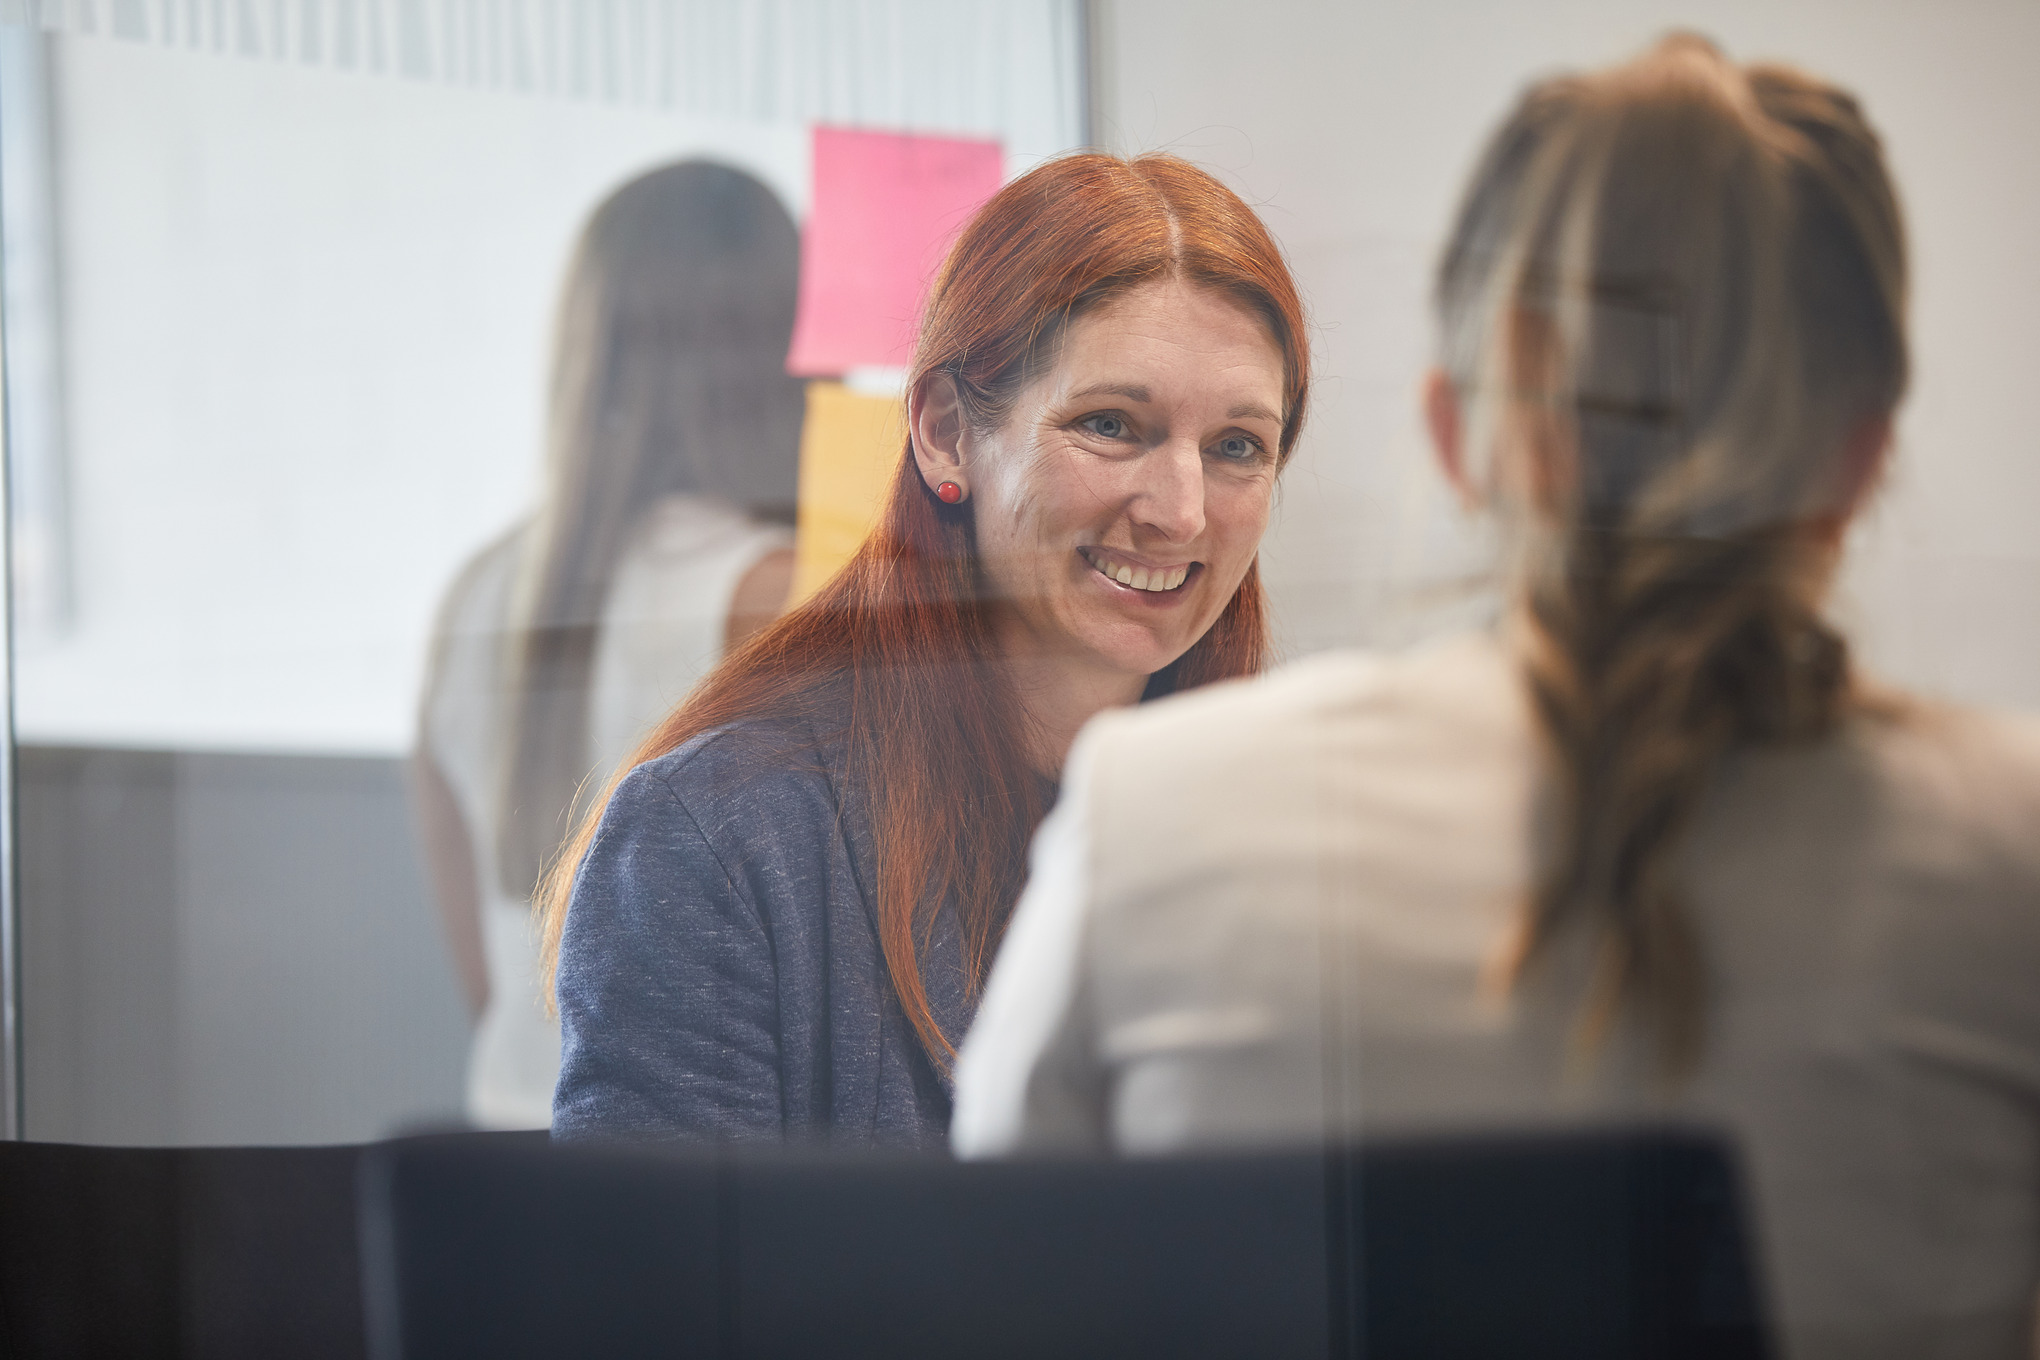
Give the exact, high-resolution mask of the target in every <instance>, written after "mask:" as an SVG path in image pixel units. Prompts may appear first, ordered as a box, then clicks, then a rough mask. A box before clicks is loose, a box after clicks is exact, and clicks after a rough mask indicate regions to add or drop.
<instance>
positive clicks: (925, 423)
mask: <svg viewBox="0 0 2040 1360" xmlns="http://www.w3.org/2000/svg"><path fill="white" fill-rule="evenodd" d="M965 428H966V422H965V420H964V418H963V400H962V398H961V396H960V395H959V394H958V392H957V390H956V379H954V378H952V377H951V376H950V375H949V374H947V373H939V372H938V373H930V374H928V375H927V376H926V377H924V378H922V379H921V381H920V382H919V383H917V384H915V386H914V390H913V391H912V392H911V393H909V394H908V397H907V431H908V434H909V435H910V437H911V438H912V439H913V443H914V464H915V466H916V467H918V468H920V470H921V479H922V480H923V481H925V482H927V483H928V489H929V490H930V491H934V490H936V489H937V488H938V487H940V486H941V485H942V484H943V483H944V482H953V483H955V484H956V486H957V487H958V488H960V489H961V490H962V491H964V492H968V491H969V490H970V483H969V482H968V481H967V480H966V479H965V477H964V471H963V461H964V448H963V441H964V431H965ZM959 499H961V497H959Z"/></svg>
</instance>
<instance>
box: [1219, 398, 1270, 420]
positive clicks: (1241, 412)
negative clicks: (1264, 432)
mask: <svg viewBox="0 0 2040 1360" xmlns="http://www.w3.org/2000/svg"><path fill="white" fill-rule="evenodd" d="M1225 418H1226V419H1227V420H1265V421H1267V422H1268V423H1269V424H1270V425H1280V424H1281V423H1282V417H1281V416H1278V415H1276V414H1275V413H1274V412H1273V411H1271V410H1269V409H1268V408H1267V407H1265V406H1263V405H1261V403H1260V402H1258V401H1248V402H1242V403H1240V404H1239V405H1238V406H1235V407H1233V408H1232V410H1230V411H1227V412H1226V413H1225Z"/></svg>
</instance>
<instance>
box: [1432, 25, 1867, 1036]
mask: <svg viewBox="0 0 2040 1360" xmlns="http://www.w3.org/2000/svg"><path fill="white" fill-rule="evenodd" d="M1903 295H1904V264H1903V241H1902V235H1901V231H1900V226H1899V217H1898V210H1897V204H1896V200H1895V198H1894V196H1893V194H1892V192H1891V188H1890V184H1889V181H1888V180H1887V178H1886V177H1885V174H1884V171H1883V165H1882V157H1881V152H1880V151H1879V149H1878V145H1877V141H1876V138H1875V135H1874V134H1873V133H1872V132H1871V131H1870V130H1869V128H1868V126H1867V125H1866V124H1865V123H1864V122H1863V120H1862V117H1861V115H1860V113H1859V112H1858V111H1857V109H1856V106H1855V105H1854V103H1853V102H1852V101H1851V100H1850V99H1849V98H1848V97H1847V96H1846V95H1843V94H1841V93H1840V92H1838V91H1836V90H1834V89H1832V88H1831V87H1828V86H1825V85H1822V84H1820V83H1818V82H1816V81H1813V80H1812V79H1810V78H1808V77H1805V76H1802V75H1799V74H1797V73H1794V72H1790V71H1785V70H1782V69H1779V68H1758V69H1756V70H1754V71H1748V72H1745V71H1742V70H1739V69H1737V68H1735V67H1733V66H1730V65H1729V64H1728V63H1727V62H1726V61H1725V60H1724V59H1723V58H1722V57H1721V56H1720V54H1719V53H1718V52H1716V51H1715V50H1714V49H1713V48H1712V47H1711V46H1709V45H1707V44H1706V43H1704V42H1702V41H1700V40H1698V39H1694V38H1690V37H1676V38H1673V39H1670V40H1668V41H1667V42H1665V43H1664V44H1662V45H1661V46H1660V47H1658V48H1657V49H1656V50H1654V51H1653V52H1651V53H1649V54H1647V55H1646V56H1645V57H1643V58H1641V59H1640V60H1638V61H1636V62H1633V63H1631V64H1630V65H1628V66H1626V67H1621V68H1617V69H1616V70H1614V71H1610V72H1607V73H1604V74H1601V75H1597V76H1592V77H1584V78H1573V79H1568V80H1561V81H1554V82H1549V83H1547V84H1545V85H1543V86H1541V87H1539V88H1537V89H1535V90H1533V91H1532V92H1531V93H1530V95H1529V96H1528V97H1527V98H1526V99H1525V101H1524V103H1523V105H1522V107H1521V108H1520V109H1519V110H1518V112H1517V114H1516V116H1515V117H1514V118H1512V119H1511V120H1510V122H1509V123H1508V124H1507V125H1506V126H1505V127H1504V128H1503V130H1502V132H1501V134H1500V135H1499V136H1498V137H1497V138H1496V140H1495V143H1494V145H1493V147H1492V148H1491V150H1490V152H1489V155H1488V158H1487V161H1486V163H1485V164H1484V165H1483V167H1482V170H1481V172H1480V173H1479V174H1478V175H1477V176H1476V179H1475V182H1474V188H1473V190H1472V192H1471V193H1470V194H1469V196H1468V199H1467V202H1466V205H1465V206H1464V207H1463V208H1462V210H1461V215H1460V220H1459V224H1458V227H1457V230H1456V231H1455V234H1454V238H1453V242H1452V246H1451V248H1450V249H1449V250H1448V252H1447V255H1446V258H1445V263H1444V267H1443V269H1442V271H1441V278H1440V288H1439V301H1440V311H1441V316H1442V320H1443V330H1444V347H1445V354H1446V362H1447V366H1448V371H1449V373H1450V375H1451V377H1452V379H1453V381H1454V387H1455V390H1456V392H1457V393H1458V394H1459V399H1460V401H1461V404H1462V406H1465V407H1470V408H1471V411H1472V414H1473V416H1474V419H1473V420H1471V421H1469V422H1468V425H1469V426H1470V427H1471V429H1472V430H1473V431H1474V432H1475V440H1474V442H1475V444H1476V446H1477V449H1478V450H1484V451H1485V452H1486V453H1487V454H1488V456H1489V459H1490V460H1491V464H1492V465H1491V466H1490V467H1489V468H1487V469H1486V470H1485V478H1484V479H1485V480H1486V482H1487V483H1488V484H1489V486H1490V489H1491V493H1492V495H1493V497H1494V499H1495V500H1496V502H1497V503H1498V507H1499V508H1500V509H1501V510H1502V511H1503V512H1504V515H1505V519H1506V522H1507V523H1508V527H1509V528H1510V529H1511V530H1512V531H1513V532H1512V535H1511V542H1512V543H1513V545H1514V554H1513V556H1514V576H1515V582H1516V587H1515V597H1516V601H1517V609H1516V615H1517V618H1518V621H1519V623H1520V625H1521V626H1520V628H1519V632H1520V635H1521V636H1522V638H1523V648H1522V651H1523V666H1524V671H1525V680H1526V683H1527V685H1528V689H1529V693H1530V697H1531V700H1532V707H1533V712H1534V713H1535V715H1536V718H1537V721H1538V724H1539V726H1540V728H1541V732H1542V735H1543V737H1544V739H1545V746H1546V749H1547V752H1548V762H1549V781H1550V786H1551V793H1552V795H1553V796H1552V800H1551V801H1552V806H1553V808H1554V809H1555V811H1556V814H1557V815H1556V817H1555V818H1554V823H1553V825H1552V827H1551V834H1550V837H1549V842H1548V844H1547V845H1545V846H1544V847H1543V872H1542V874H1541V877H1540V879H1539V881H1538V882H1537V884H1536V886H1535V887H1534V889H1533V891H1532V893H1531V898H1530V902H1529V905H1528V914H1527V920H1526V930H1525V932H1524V946H1525V947H1524V949H1523V951H1522V956H1521V957H1522V960H1523V964H1524V966H1529V965H1532V964H1534V963H1535V962H1536V961H1537V959H1538V958H1539V957H1540V956H1541V955H1542V954H1544V953H1545V952H1546V951H1548V950H1549V949H1550V948H1551V946H1552V945H1553V944H1554V942H1555V941H1556V940H1558V939H1559V938H1560V937H1562V936H1568V935H1572V934H1574V933H1576V932H1586V933H1587V935H1588V937H1589V938H1590V939H1592V940H1593V941H1594V943H1595V946H1596V955H1595V957H1596V960H1597V962H1596V971H1595V974H1594V980H1593V983H1592V987H1591V992H1590V995H1589V996H1588V997H1587V998H1586V1001H1585V1005H1584V1007H1583V1011H1582V1015H1581V1020H1582V1031H1581V1032H1582V1037H1583V1038H1585V1039H1586V1040H1588V1041H1589V1042H1590V1043H1598V1042H1599V1041H1600V1040H1601V1039H1602V1038H1604V1037H1605V1036H1606V1035H1607V1033H1608V1032H1609V1029H1610V1027H1611V1026H1612V1025H1613V1024H1614V1023H1615V1022H1617V1021H1618V1020H1620V1019H1629V1020H1632V1021H1634V1022H1636V1023H1638V1024H1640V1025H1641V1026H1642V1028H1643V1029H1644V1030H1645V1031H1646V1033H1647V1035H1648V1036H1649V1037H1650V1038H1651V1039H1652V1040H1653V1041H1654V1043H1655V1046H1656V1050H1657V1053H1658V1056H1659V1058H1660V1060H1661V1062H1662V1064H1663V1066H1664V1067H1665V1069H1666V1070H1667V1071H1668V1072H1669V1073H1671V1074H1672V1075H1678V1074H1680V1073H1682V1072H1684V1071H1686V1070H1689V1069H1690V1067H1691V1065H1692V1064H1693V1062H1694V1061H1695V1060H1696V1059H1697V1057H1698V1055H1699V1052H1700V1050H1701V1047H1702V1044H1703V1041H1704V1015H1705V1001H1706V983H1707V979H1706V977H1705V976H1704V967H1703V962H1702V957H1701V951H1700V948H1699V944H1698V941H1697V939H1696V938H1695V935H1694V932H1693V928H1692V924H1691V921H1690V920H1689V918H1688V916H1687V914H1686V912H1685V911H1684V909H1683V904H1682V900H1681V894H1680V883H1679V873H1678V852H1679V848H1680V844H1681V839H1682V836H1683V833H1684V832H1685V830H1686V828H1687V826H1688V825H1689V823H1690V822H1691V820H1692V818H1693V815H1694V812H1695V810H1696V808H1697V807H1698V805H1699V803H1700V801H1701V799H1702V797H1703V795H1704V794H1705V792H1706V790H1707V787H1708V784H1709V781H1710V780H1711V779H1712V777H1713V775H1714V773H1715V771H1716V770H1717V769H1718V767H1719V765H1720V762H1721V759H1722V757H1723V756H1724V755H1725V754H1727V753H1728V752H1730V751H1732V750H1734V749H1736V748H1738V747H1748V746H1760V745H1773V744H1779V743H1788V742H1800V741H1808V740H1813V739H1817V738H1819V737H1821V736H1823V735H1824V734H1826V733H1828V732H1830V731H1831V730H1832V729H1833V728H1834V726H1835V724H1836V722H1837V720H1838V719H1839V718H1840V717H1841V716H1842V714H1843V713H1844V712H1845V710H1846V709H1847V707H1848V703H1849V696H1850V693H1851V687H1850V675H1849V653H1848V647H1847V644H1846V642H1845V641H1844V639H1843V638H1842V637H1841V635H1840V634H1839V633H1838V632H1837V631H1836V630H1835V629H1834V628H1833V627H1832V626H1831V625H1830V624H1829V623H1828V622H1827V621H1826V620H1825V619H1824V618H1823V617H1822V615H1821V609H1820V607H1821V601H1822V597H1823V595H1824V593H1825V589H1826V585H1827V581H1828V578H1829V575H1830V572H1831V569H1832V565H1833V559H1834V552H1835V538H1836V531H1835V528H1834V526H1835V525H1837V524H1838V523H1839V522H1840V519H1841V518H1842V517H1843V516H1845V515H1846V511H1847V509H1848V506H1847V505H1846V504H1844V503H1843V502H1844V501H1845V500H1846V499H1847V498H1848V496H1849V495H1850V494H1851V483H1850V473H1849V468H1848V467H1847V466H1846V464H1847V462H1848V459H1849V457H1850V456H1851V450H1852V448H1853V447H1855V445H1856V444H1857V443H1858V442H1859V441H1857V440H1856V439H1855V438H1854V434H1855V432H1856V431H1857V430H1858V429H1860V428H1861V427H1862V426H1863V424H1864V422H1865V421H1866V420H1869V421H1881V420H1882V419H1884V418H1885V417H1886V416H1888V414H1889V412H1890V411H1891V410H1892V408H1893V407H1894V406H1895V405H1896V403H1897V401H1898V398H1899V396H1900V394H1901V393H1902V391H1903V388H1904V383H1905V376H1906V355H1905V341H1904V322H1903V308H1904V300H1903ZM1511 460H1513V461H1514V462H1515V463H1516V464H1519V465H1520V464H1523V463H1526V462H1527V463H1528V464H1530V465H1532V467H1533V471H1532V472H1531V473H1530V474H1529V475H1523V474H1521V473H1520V471H1519V473H1518V475H1515V476H1513V477H1512V476H1510V475H1507V471H1506V465H1508V464H1509V463H1510V462H1511Z"/></svg>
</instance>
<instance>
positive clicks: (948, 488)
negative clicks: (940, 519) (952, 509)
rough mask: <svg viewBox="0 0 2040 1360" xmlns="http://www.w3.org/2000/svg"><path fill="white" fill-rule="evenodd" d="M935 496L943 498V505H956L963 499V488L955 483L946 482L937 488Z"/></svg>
mask: <svg viewBox="0 0 2040 1360" xmlns="http://www.w3.org/2000/svg"><path fill="white" fill-rule="evenodd" d="M935 494H936V495H938V496H940V497H941V498H942V503H943V504H945V505H954V504H956V503H957V502H958V501H960V500H962V499H963V488H962V487H960V486H958V485H957V484H956V483H955V482H944V483H942V484H941V485H940V486H938V487H936V488H935Z"/></svg>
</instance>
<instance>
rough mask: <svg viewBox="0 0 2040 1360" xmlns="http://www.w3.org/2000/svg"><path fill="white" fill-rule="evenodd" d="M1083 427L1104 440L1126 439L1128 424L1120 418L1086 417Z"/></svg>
mask: <svg viewBox="0 0 2040 1360" xmlns="http://www.w3.org/2000/svg"><path fill="white" fill-rule="evenodd" d="M1082 423H1083V426H1084V428H1085V429H1087V430H1089V431H1090V432H1091V433H1092V434H1095V435H1097V436H1099V437H1100V438H1102V439H1124V438H1126V422H1125V421H1124V420H1121V419H1120V418H1119V417H1118V416H1085V417H1084V419H1083V422H1082Z"/></svg>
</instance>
